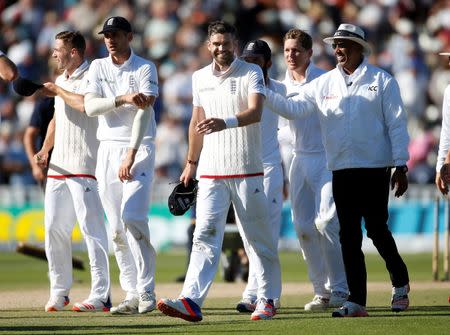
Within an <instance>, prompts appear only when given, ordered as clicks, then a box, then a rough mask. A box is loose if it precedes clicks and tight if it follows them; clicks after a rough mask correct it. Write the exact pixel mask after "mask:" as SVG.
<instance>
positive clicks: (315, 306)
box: [305, 295, 330, 311]
mask: <svg viewBox="0 0 450 335" xmlns="http://www.w3.org/2000/svg"><path fill="white" fill-rule="evenodd" d="M329 303H330V299H328V298H325V297H322V296H321V295H315V296H314V298H313V300H312V301H311V302H308V303H307V304H306V305H305V311H323V310H325V309H327V308H328V307H329Z"/></svg>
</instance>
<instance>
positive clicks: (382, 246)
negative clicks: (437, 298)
mask: <svg viewBox="0 0 450 335" xmlns="http://www.w3.org/2000/svg"><path fill="white" fill-rule="evenodd" d="M390 177H391V169H390V168H374V169H344V170H337V171H333V196H334V201H335V203H336V211H337V215H338V218H339V223H340V232H339V237H340V241H341V246H342V256H343V259H344V266H345V272H346V275H347V282H348V287H349V290H350V297H349V299H348V300H349V301H351V302H355V303H357V304H359V305H362V306H366V301H367V272H366V264H365V260H364V253H363V252H362V249H361V248H362V240H363V233H362V228H361V223H362V219H363V218H364V222H365V228H366V230H367V236H368V237H369V238H370V239H371V240H372V241H373V244H374V245H375V247H376V248H377V250H378V253H379V254H380V256H381V257H382V258H383V259H384V261H385V263H386V268H387V270H388V272H389V275H390V278H391V282H392V286H394V287H401V286H404V285H406V284H408V283H409V276H408V269H407V268H406V265H405V263H404V262H403V260H402V258H401V256H400V254H399V253H398V250H397V246H396V244H395V241H394V238H393V237H392V234H391V232H390V230H389V228H388V225H387V220H388V216H389V214H388V200H389V188H390Z"/></svg>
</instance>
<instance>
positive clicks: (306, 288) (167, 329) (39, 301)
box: [0, 252, 450, 335]
mask: <svg viewBox="0 0 450 335" xmlns="http://www.w3.org/2000/svg"><path fill="white" fill-rule="evenodd" d="M79 256H80V257H82V258H83V259H85V260H86V264H87V259H86V255H85V254H79ZM280 257H281V264H282V270H283V296H282V308H281V309H280V310H279V313H278V314H277V315H276V317H275V318H274V319H273V320H272V321H256V322H255V321H250V320H249V315H243V314H239V313H237V312H236V311H235V310H234V307H235V304H236V302H237V301H238V300H239V297H240V293H241V290H242V288H243V285H244V284H243V283H232V284H228V283H222V280H221V278H220V276H219V275H218V276H217V277H216V282H215V283H214V284H213V286H212V288H211V290H210V293H209V296H208V298H207V300H206V302H205V305H204V306H203V308H202V311H203V315H204V319H203V321H202V322H200V323H195V324H194V323H188V322H186V321H183V320H179V319H173V318H169V317H166V316H163V315H162V314H161V313H160V312H159V311H154V312H152V313H150V314H147V315H138V316H125V317H123V316H120V317H118V316H111V315H109V314H108V313H92V314H87V313H75V312H72V311H70V308H69V309H68V310H67V311H63V312H57V313H45V312H43V306H44V304H45V302H46V300H47V298H48V281H47V274H46V272H47V267H46V263H45V262H42V261H39V260H34V259H32V258H29V257H27V256H22V255H18V254H15V253H0V269H1V274H0V296H2V297H3V299H0V334H78V335H79V334H83V335H84V334H242V333H246V334H263V333H264V334H284V335H287V334H301V335H307V334H327V335H330V334H345V335H349V334H364V335H369V334H383V335H387V334H408V335H411V334H412V333H414V334H450V304H449V303H448V302H447V297H448V296H449V295H450V283H449V282H432V281H431V280H430V279H431V271H430V268H431V262H430V259H431V255H429V254H409V255H405V257H404V259H405V262H406V263H407V265H408V267H409V271H410V277H411V289H412V291H411V294H410V299H411V308H410V309H409V310H408V311H407V312H404V313H400V314H395V313H392V312H391V311H390V309H389V299H390V285H389V277H388V274H387V272H386V270H385V268H384V264H383V262H382V260H381V259H380V257H379V256H378V255H372V254H369V255H367V257H366V260H367V268H368V278H369V289H368V290H369V296H368V312H369V315H370V317H368V318H350V319H334V318H331V317H330V312H331V311H327V312H325V313H306V312H305V311H304V310H303V305H304V304H305V303H306V302H308V301H309V299H311V297H312V293H311V292H312V291H311V285H310V284H309V282H308V280H307V275H306V267H305V264H304V261H303V260H302V259H301V258H300V256H299V254H297V253H292V252H289V253H287V252H285V253H281V255H280ZM185 262H186V261H185V255H184V254H183V253H182V252H178V253H177V252H172V253H162V254H158V256H157V269H156V274H157V276H156V292H157V295H158V296H159V297H176V296H177V295H178V293H179V291H180V288H181V285H180V284H175V283H174V278H176V277H177V276H178V275H179V274H181V273H182V272H183V271H184V267H185ZM111 274H112V282H113V290H112V292H113V302H115V303H117V302H118V301H120V299H121V297H122V295H123V293H122V292H121V290H120V288H119V287H118V271H117V266H116V264H115V261H114V259H112V261H111ZM74 279H75V283H74V286H73V290H72V292H71V299H72V302H75V301H77V299H83V297H85V296H86V295H87V294H88V292H89V281H90V279H89V273H88V272H87V271H75V272H74Z"/></svg>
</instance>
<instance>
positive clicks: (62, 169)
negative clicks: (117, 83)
mask: <svg viewBox="0 0 450 335" xmlns="http://www.w3.org/2000/svg"><path fill="white" fill-rule="evenodd" d="M88 68H89V65H88V63H87V62H84V63H83V64H81V65H80V67H79V68H78V69H76V70H75V72H74V73H73V74H72V75H71V76H70V77H69V78H66V74H65V73H63V74H62V75H60V76H59V77H58V78H57V79H56V82H55V83H56V85H58V86H60V87H62V88H64V89H65V90H67V91H70V92H73V93H78V94H84V92H85V89H86V86H87V70H88ZM55 121H56V125H55V145H54V148H53V153H52V157H51V160H50V164H49V172H48V177H49V178H63V177H77V176H82V177H94V176H95V166H96V161H97V149H98V140H97V139H96V131H97V126H98V121H97V118H96V117H88V116H87V115H86V114H85V113H81V112H79V111H77V110H75V109H73V108H72V107H70V106H69V105H67V104H66V103H65V102H64V100H63V99H62V98H61V97H59V96H56V97H55Z"/></svg>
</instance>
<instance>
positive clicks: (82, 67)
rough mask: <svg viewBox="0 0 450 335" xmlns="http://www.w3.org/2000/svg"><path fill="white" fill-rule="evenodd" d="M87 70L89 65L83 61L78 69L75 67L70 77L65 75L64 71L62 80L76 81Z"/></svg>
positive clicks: (65, 71)
mask: <svg viewBox="0 0 450 335" xmlns="http://www.w3.org/2000/svg"><path fill="white" fill-rule="evenodd" d="M88 68H89V63H88V62H87V60H84V62H83V63H81V64H80V66H79V67H77V68H76V69H75V71H73V73H72V75H70V76H69V75H67V70H64V75H63V78H64V79H65V80H76V79H78V78H79V77H80V76H81V75H82V74H83V73H84V72H85V71H86V70H87V69H88Z"/></svg>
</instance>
